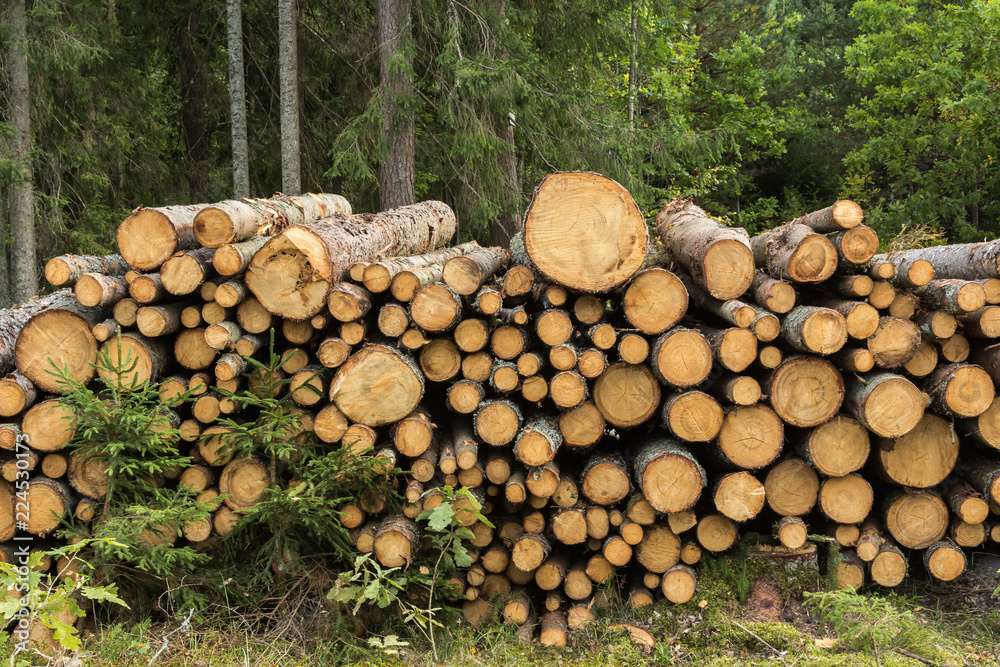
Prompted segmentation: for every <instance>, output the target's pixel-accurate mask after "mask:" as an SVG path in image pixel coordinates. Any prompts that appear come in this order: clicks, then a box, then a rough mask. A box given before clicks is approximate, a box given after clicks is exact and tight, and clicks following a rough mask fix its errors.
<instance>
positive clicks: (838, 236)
mask: <svg viewBox="0 0 1000 667" xmlns="http://www.w3.org/2000/svg"><path fill="white" fill-rule="evenodd" d="M827 238H828V239H830V242H831V243H833V247H834V248H836V249H837V256H838V257H839V258H840V263H841V264H842V265H844V266H850V265H855V266H864V265H866V264H868V262H869V261H870V260H871V258H872V257H874V256H875V253H876V252H878V234H876V233H875V230H874V229H872V228H871V227H866V226H864V225H858V226H857V227H852V228H851V229H848V230H845V231H841V232H835V233H833V234H830V235H828V236H827Z"/></svg>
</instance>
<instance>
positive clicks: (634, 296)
mask: <svg viewBox="0 0 1000 667" xmlns="http://www.w3.org/2000/svg"><path fill="white" fill-rule="evenodd" d="M687 307H688V293H687V289H685V287H684V284H683V283H682V282H681V281H680V280H679V279H678V278H677V276H675V275H674V274H672V273H670V272H669V271H667V270H666V269H661V268H659V267H653V268H649V269H646V270H644V271H642V272H641V273H640V274H639V275H637V276H636V277H635V280H633V281H632V283H631V284H630V285H629V286H628V288H627V289H626V290H625V296H624V298H623V299H622V313H623V314H624V315H625V319H626V320H628V322H629V324H631V325H632V326H633V327H635V328H636V329H638V330H639V331H641V332H642V333H644V334H649V335H654V336H655V335H659V334H661V333H663V332H664V331H666V330H667V329H669V328H671V327H673V326H674V325H675V324H677V322H678V321H679V320H680V318H681V317H683V316H684V313H686V312H687ZM594 344H595V345H597V341H594ZM598 347H600V346H598ZM605 349H607V348H605Z"/></svg>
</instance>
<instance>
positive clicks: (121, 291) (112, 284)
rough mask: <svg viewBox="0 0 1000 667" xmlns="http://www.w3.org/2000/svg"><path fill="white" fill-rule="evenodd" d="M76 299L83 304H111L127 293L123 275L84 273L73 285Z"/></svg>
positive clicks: (127, 288) (127, 289) (127, 287)
mask: <svg viewBox="0 0 1000 667" xmlns="http://www.w3.org/2000/svg"><path fill="white" fill-rule="evenodd" d="M73 294H74V295H75V296H76V299H77V301H79V302H80V303H82V304H83V305H85V306H112V305H114V304H115V303H117V302H118V301H120V300H122V299H123V298H125V297H126V296H128V294H129V286H128V283H127V282H126V281H125V278H124V276H106V275H104V274H101V273H85V274H83V275H82V276H80V279H79V280H77V281H76V285H75V286H74V287H73Z"/></svg>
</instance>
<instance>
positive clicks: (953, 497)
mask: <svg viewBox="0 0 1000 667" xmlns="http://www.w3.org/2000/svg"><path fill="white" fill-rule="evenodd" d="M944 499H945V501H947V503H948V507H949V508H951V511H952V512H954V513H955V516H956V517H958V518H959V519H960V520H961V521H963V522H965V523H968V524H979V523H982V522H984V521H986V519H987V517H988V516H989V513H990V507H989V504H988V503H987V502H986V500H985V499H984V498H983V495H982V494H981V493H979V492H978V491H976V490H975V489H974V488H972V486H971V485H970V484H969V483H968V482H965V481H961V482H958V483H957V484H955V485H954V486H952V488H950V489H949V490H948V491H947V493H945V495H944Z"/></svg>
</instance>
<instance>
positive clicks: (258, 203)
mask: <svg viewBox="0 0 1000 667" xmlns="http://www.w3.org/2000/svg"><path fill="white" fill-rule="evenodd" d="M337 213H343V214H347V215H349V214H350V213H351V205H350V203H349V202H348V201H347V200H346V199H344V198H343V197H341V196H340V195H332V194H312V193H307V194H303V195H298V196H291V195H284V194H280V193H279V194H276V195H275V196H273V197H270V198H267V199H241V200H236V199H228V200H226V201H222V202H218V203H216V204H212V205H211V206H206V207H205V208H204V209H202V210H201V211H199V212H198V215H197V216H195V219H194V228H193V232H194V236H195V238H196V239H197V240H198V243H200V244H201V245H203V246H205V247H206V248H218V247H221V246H223V245H225V244H232V243H238V242H240V241H246V240H249V239H253V238H254V237H255V236H273V235H275V234H278V233H280V232H282V231H284V230H285V229H287V228H288V227H290V226H292V225H307V224H309V223H311V222H316V221H317V220H320V219H322V218H326V217H329V216H332V215H334V214H337Z"/></svg>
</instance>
